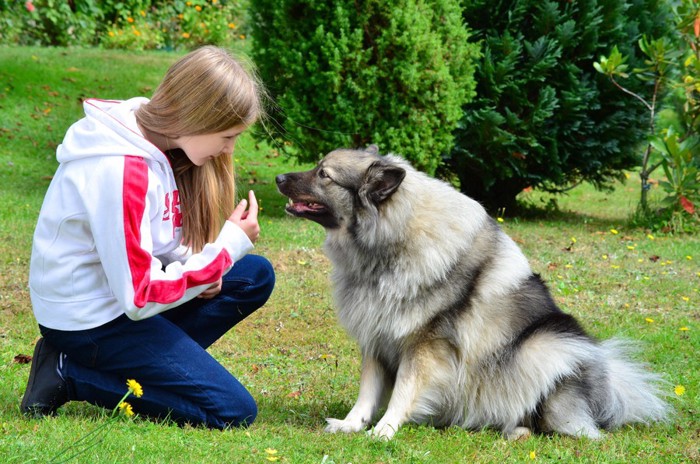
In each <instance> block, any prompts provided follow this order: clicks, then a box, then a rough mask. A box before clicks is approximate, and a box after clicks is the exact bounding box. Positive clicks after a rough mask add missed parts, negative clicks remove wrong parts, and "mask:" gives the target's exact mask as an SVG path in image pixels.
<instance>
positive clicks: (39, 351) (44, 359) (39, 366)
mask: <svg viewBox="0 0 700 464" xmlns="http://www.w3.org/2000/svg"><path fill="white" fill-rule="evenodd" d="M60 355H61V353H59V352H58V351H56V350H55V349H54V348H53V347H52V346H51V345H49V344H48V343H46V342H45V341H44V339H43V338H40V339H39V341H38V342H36V347H35V348H34V357H33V358H32V367H31V369H30V370H29V381H28V382H27V391H25V392H24V398H22V406H21V408H22V412H23V413H24V414H26V415H28V416H31V417H34V418H41V417H44V416H47V415H53V414H55V413H56V410H57V409H58V408H60V407H61V406H63V405H64V404H65V403H66V402H67V401H68V388H67V386H66V381H65V380H63V378H61V376H60V375H59V373H58V371H57V370H56V369H57V367H58V357H59V356H60Z"/></svg>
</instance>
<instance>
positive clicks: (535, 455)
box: [530, 451, 537, 459]
mask: <svg viewBox="0 0 700 464" xmlns="http://www.w3.org/2000/svg"><path fill="white" fill-rule="evenodd" d="M535 458H537V453H535V452H534V451H530V459H535Z"/></svg>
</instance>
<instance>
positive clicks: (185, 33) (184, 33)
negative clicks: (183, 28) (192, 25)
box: [182, 32, 190, 39]
mask: <svg viewBox="0 0 700 464" xmlns="http://www.w3.org/2000/svg"><path fill="white" fill-rule="evenodd" d="M182 38H183V39H189V38H190V33H189V32H183V33H182Z"/></svg>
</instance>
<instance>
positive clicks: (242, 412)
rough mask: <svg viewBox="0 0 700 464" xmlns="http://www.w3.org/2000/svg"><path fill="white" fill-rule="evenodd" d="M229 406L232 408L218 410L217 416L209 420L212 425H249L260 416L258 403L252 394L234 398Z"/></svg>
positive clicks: (215, 426)
mask: <svg viewBox="0 0 700 464" xmlns="http://www.w3.org/2000/svg"><path fill="white" fill-rule="evenodd" d="M228 406H230V410H226V411H218V412H217V414H216V418H215V419H214V420H210V421H209V424H208V425H209V426H210V427H214V428H221V429H224V428H229V427H249V426H250V425H252V424H253V422H254V421H255V418H256V417H257V416H258V405H257V403H256V402H255V399H254V398H253V397H252V395H250V394H248V395H245V396H244V395H240V396H238V397H236V398H235V399H232V400H231V402H230V403H229V405H228Z"/></svg>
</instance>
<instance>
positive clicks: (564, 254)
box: [0, 46, 700, 464]
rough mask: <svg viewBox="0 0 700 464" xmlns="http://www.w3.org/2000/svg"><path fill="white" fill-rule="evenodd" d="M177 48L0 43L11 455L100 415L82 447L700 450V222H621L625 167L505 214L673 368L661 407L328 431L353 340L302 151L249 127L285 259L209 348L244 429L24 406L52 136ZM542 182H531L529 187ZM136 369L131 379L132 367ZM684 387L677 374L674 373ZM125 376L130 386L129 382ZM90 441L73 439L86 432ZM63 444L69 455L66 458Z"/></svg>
mask: <svg viewBox="0 0 700 464" xmlns="http://www.w3.org/2000/svg"><path fill="white" fill-rule="evenodd" d="M174 59H175V55H173V54H168V53H146V52H144V53H124V52H116V51H103V50H93V49H48V48H14V47H13V48H8V47H2V46H0V180H1V185H2V187H1V188H0V204H1V205H2V206H1V207H0V208H1V209H0V354H1V356H2V357H1V358H0V379H2V380H0V457H2V462H7V463H20V462H22V463H24V462H48V461H50V460H51V458H52V457H54V456H56V455H57V454H58V452H59V451H60V450H61V449H62V448H63V447H65V446H67V445H70V444H71V443H74V442H75V441H76V440H78V439H79V438H80V437H82V436H84V435H85V434H86V433H88V432H90V431H92V430H95V429H99V430H100V432H98V434H97V435H96V436H95V439H94V440H93V441H91V442H87V443H86V442H82V443H84V444H87V445H89V446H87V447H86V448H87V449H85V450H84V452H83V453H82V454H80V455H78V456H76V457H75V459H73V460H72V461H71V462H85V463H94V462H115V463H117V462H118V463H123V462H138V463H165V462H178V461H183V462H189V463H198V462H206V463H212V462H243V463H248V462H252V463H255V462H260V463H262V462H274V461H276V462H289V463H307V462H311V463H322V462H325V463H327V464H328V463H338V464H339V463H349V462H353V463H409V462H416V463H423V462H425V463H428V462H430V463H452V462H479V463H490V462H493V463H504V462H526V461H527V462H581V463H583V462H596V463H598V462H615V463H617V462H664V463H679V462H698V461H700V451H699V449H700V421H699V420H698V417H700V403H699V400H700V396H699V394H698V391H699V389H700V373H699V372H700V362H699V361H698V354H697V353H698V352H700V337H699V336H698V330H699V329H700V311H699V308H700V290H699V289H700V265H699V263H700V239H699V238H698V236H689V235H679V236H670V235H662V234H656V235H653V234H650V233H649V232H648V231H645V230H641V229H635V228H631V227H629V226H628V217H629V215H630V213H631V212H632V211H633V210H634V206H635V204H636V200H637V196H638V193H637V186H638V181H637V179H636V178H635V176H634V175H631V176H630V178H629V179H628V180H627V182H624V183H621V184H619V185H617V186H616V188H615V190H614V191H613V192H602V193H601V192H597V191H595V190H593V189H592V188H591V187H590V186H587V185H583V186H580V187H579V188H577V189H576V190H574V191H572V192H570V194H569V195H567V196H559V197H557V198H556V200H557V202H558V204H559V210H558V211H550V212H549V213H546V214H545V213H542V214H539V215H535V216H533V217H529V218H509V217H506V218H505V219H504V220H503V222H502V227H503V228H504V229H505V230H506V231H507V232H508V233H509V234H510V235H511V236H512V237H513V238H514V239H515V240H516V241H517V242H518V244H519V245H520V246H521V247H522V248H523V250H524V251H525V253H526V254H527V255H528V256H529V257H530V259H531V263H532V266H533V268H534V269H535V270H536V272H539V273H540V274H541V275H542V276H543V277H544V278H545V280H546V281H547V282H548V283H549V285H550V287H551V289H552V293H553V295H554V297H555V299H556V300H557V302H558V303H560V304H561V306H562V308H563V309H564V310H565V311H567V312H570V313H572V314H574V315H575V316H577V317H578V318H579V319H580V320H581V321H582V323H583V325H584V326H585V327H586V328H587V329H588V330H589V331H590V332H591V333H592V334H594V335H595V336H598V337H610V336H620V337H626V338H630V339H634V340H639V341H640V342H642V346H643V349H642V351H641V352H640V353H639V357H640V359H641V360H642V361H645V362H647V363H648V364H649V365H650V368H652V369H653V370H655V371H658V372H661V373H663V375H664V376H665V378H666V379H667V380H668V386H667V392H668V394H669V402H670V403H671V404H672V405H673V407H674V409H675V416H674V417H673V420H672V422H670V423H668V424H657V425H653V426H651V427H646V426H630V427H623V428H622V429H620V430H617V431H615V432H613V433H610V434H608V435H607V436H606V438H605V439H603V440H600V441H590V440H575V439H572V438H567V437H560V436H535V437H531V438H529V439H527V440H524V441H518V442H507V441H505V440H504V439H503V438H501V437H500V435H499V434H498V433H496V432H494V431H489V430H486V431H479V432H467V431H464V430H461V429H457V428H449V429H434V428H431V427H425V426H422V427H417V426H407V427H405V428H402V429H401V431H400V432H399V433H398V434H397V435H396V437H395V439H394V440H393V441H391V442H388V443H387V442H380V441H375V440H372V439H370V438H368V437H366V436H364V435H363V434H355V435H329V434H325V433H323V431H322V430H323V426H324V418H326V417H342V416H343V415H344V414H345V413H347V411H348V410H349V409H350V407H351V406H352V404H353V403H354V400H355V397H356V395H357V382H358V376H359V353H358V350H357V347H356V346H355V344H354V342H353V341H352V340H351V339H350V338H349V337H348V336H347V335H346V334H345V333H344V332H343V331H342V329H341V328H339V326H338V325H337V323H336V321H335V316H334V313H333V302H332V300H331V298H330V289H329V280H328V274H329V271H330V264H329V261H328V260H327V259H326V258H325V257H324V255H323V253H322V248H321V246H322V242H323V236H324V234H323V229H322V228H321V227H320V226H318V225H316V224H313V223H310V222H304V221H301V220H296V219H294V218H290V217H287V216H286V215H285V214H284V203H285V199H284V198H283V197H282V196H281V195H279V194H278V193H277V192H276V189H275V185H274V176H275V175H276V174H279V173H282V172H287V171H290V170H298V169H305V168H306V167H304V166H296V165H295V164H294V163H293V162H291V161H290V160H288V159H285V157H284V156H282V155H280V154H279V152H278V150H277V149H276V148H275V146H274V145H270V144H265V143H256V142H255V141H254V140H252V138H250V137H247V136H246V137H244V138H243V139H242V140H241V141H240V143H239V144H238V146H237V148H236V155H235V158H236V165H237V168H236V169H237V174H238V182H239V184H238V185H239V191H240V192H241V193H244V192H245V191H246V190H247V189H249V188H252V189H254V190H255V192H256V193H257V195H258V198H259V199H260V202H261V206H262V212H261V216H260V221H261V226H262V234H261V239H260V241H259V242H258V244H257V247H256V250H255V252H256V253H259V254H263V255H265V256H267V257H268V258H269V259H270V260H271V261H272V262H273V264H274V266H275V269H276V272H277V279H278V283H277V287H276V289H275V292H274V293H273V295H272V298H271V299H270V301H269V303H268V305H266V306H265V307H264V308H262V309H260V310H259V311H258V312H257V313H256V314H254V315H252V316H251V317H250V318H249V319H248V320H246V321H244V322H243V323H241V324H240V325H239V326H237V327H236V329H235V330H233V331H232V332H231V333H229V334H227V335H226V336H225V337H224V338H223V339H222V340H220V341H219V342H217V343H216V344H215V345H214V346H213V347H212V349H211V351H212V353H213V355H214V356H215V357H216V358H217V359H219V360H220V361H221V362H222V363H223V364H224V365H225V366H226V367H227V368H229V369H230V371H231V372H233V373H234V374H235V375H236V376H237V377H238V378H239V379H240V380H241V381H242V382H243V383H244V384H245V385H246V386H247V387H248V388H249V389H250V391H251V392H252V393H253V395H254V396H255V397H256V399H257V400H258V406H259V410H260V413H259V416H258V419H257V421H256V422H255V424H253V426H252V427H250V428H249V429H246V430H229V431H225V432H219V431H210V430H206V429H202V428H191V427H184V428H180V427H177V426H175V425H172V424H169V423H153V422H150V421H147V420H142V419H139V418H136V419H135V420H126V419H125V420H122V419H119V420H117V421H115V422H109V421H108V420H107V418H108V412H105V411H103V410H101V409H99V408H96V407H93V406H91V405H88V404H84V403H71V404H69V405H67V406H66V407H64V408H62V409H61V410H60V413H59V415H58V416H57V417H55V418H48V419H43V420H28V419H26V418H24V417H22V415H21V414H20V412H19V401H20V399H21V396H22V394H23V392H24V388H25V385H26V381H27V376H28V374H29V365H28V364H26V363H22V362H18V361H21V357H20V358H17V356H18V355H31V353H32V349H33V346H34V342H35V341H36V339H37V337H38V335H39V332H38V330H37V328H36V325H35V322H34V319H33V317H32V314H31V307H30V302H29V294H28V291H27V274H28V264H29V256H30V251H31V236H32V230H33V227H34V223H35V221H36V217H37V216H38V213H39V209H40V207H41V201H42V198H43V194H44V191H45V189H46V187H47V186H48V182H49V179H50V176H51V175H52V173H53V171H54V170H55V168H56V162H55V160H54V152H55V148H56V146H57V144H58V143H60V141H61V138H62V136H63V133H64V131H65V130H66V128H67V127H68V126H69V125H70V124H71V123H72V122H73V121H75V120H76V119H77V118H79V117H80V116H81V114H82V113H81V106H80V101H81V99H82V98H84V97H99V98H106V99H123V98H128V97H131V96H135V95H146V96H148V95H149V94H150V93H151V92H152V90H153V89H154V88H155V86H156V85H157V83H158V80H159V79H160V77H161V76H162V74H163V72H164V71H165V69H167V66H168V65H169V64H170V63H171V62H172V61H173V60H174ZM548 199H549V197H547V196H544V195H541V194H538V193H536V192H534V193H529V194H527V200H528V201H530V202H532V203H533V204H536V205H539V204H545V203H546V202H547V200H548ZM136 380H138V379H136ZM681 386H682V387H683V388H680V387H681ZM125 390H126V386H125ZM75 449H79V448H75ZM69 456H70V454H65V455H63V456H62V457H63V458H67V457H69Z"/></svg>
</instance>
